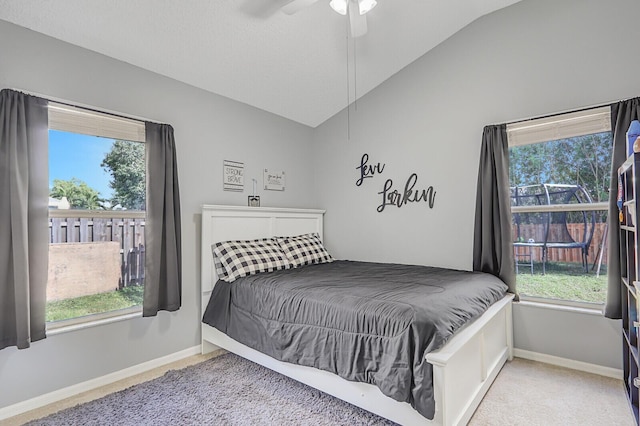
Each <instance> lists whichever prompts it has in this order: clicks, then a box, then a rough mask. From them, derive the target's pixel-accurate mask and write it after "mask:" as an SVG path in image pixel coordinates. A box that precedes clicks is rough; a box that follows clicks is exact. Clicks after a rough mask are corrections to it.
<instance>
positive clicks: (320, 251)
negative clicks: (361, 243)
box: [276, 233, 333, 267]
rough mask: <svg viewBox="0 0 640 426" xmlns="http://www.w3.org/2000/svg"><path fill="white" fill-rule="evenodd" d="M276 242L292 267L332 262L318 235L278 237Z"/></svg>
mask: <svg viewBox="0 0 640 426" xmlns="http://www.w3.org/2000/svg"><path fill="white" fill-rule="evenodd" d="M276 241H278V244H280V247H281V248H282V251H284V253H285V254H286V256H287V257H288V258H289V262H291V264H292V265H293V266H294V267H298V266H303V265H311V264H313V263H327V262H333V258H332V257H331V255H330V254H329V253H327V250H326V249H325V248H324V246H323V245H322V241H320V235H318V234H315V233H314V234H304V235H298V236H296V237H279V238H276Z"/></svg>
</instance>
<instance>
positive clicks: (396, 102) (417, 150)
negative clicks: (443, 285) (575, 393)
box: [314, 0, 640, 368]
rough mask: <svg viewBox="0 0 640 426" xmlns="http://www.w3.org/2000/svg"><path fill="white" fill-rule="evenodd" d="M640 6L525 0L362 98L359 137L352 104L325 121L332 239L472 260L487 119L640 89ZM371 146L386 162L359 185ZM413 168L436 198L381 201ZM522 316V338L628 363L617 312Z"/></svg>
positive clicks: (554, 349)
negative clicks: (387, 187)
mask: <svg viewBox="0 0 640 426" xmlns="http://www.w3.org/2000/svg"><path fill="white" fill-rule="evenodd" d="M638 16H640V2H638V1H637V0H615V1H607V2H603V1H600V0H562V1H556V0H536V1H533V0H525V1H523V2H521V3H518V4H516V5H513V6H511V7H508V8H506V9H503V10H501V11H498V12H496V13H493V14H491V15H488V16H485V17H483V18H481V19H479V20H477V21H476V22H474V23H472V24H471V25H469V26H468V27H466V28H464V29H463V30H462V31H460V32H459V33H457V34H455V35H454V36H452V37H451V38H450V39H448V40H447V41H445V42H444V43H442V44H441V45H440V46H438V47H436V48H435V49H434V50H433V51H431V52H429V53H427V54H426V55H424V56H423V57H421V58H420V59H418V60H417V61H415V62H414V63H412V64H410V65H409V66H407V67H406V68H405V69H403V70H402V71H400V72H399V73H397V74H396V75H395V76H393V77H392V78H390V79H389V80H387V81H386V82H385V83H384V84H382V85H381V86H380V87H378V88H376V89H375V90H374V91H372V92H371V93H369V94H367V95H366V96H365V97H363V98H362V99H361V100H359V101H358V104H357V110H355V109H354V108H353V107H352V109H351V114H350V134H351V137H350V139H348V138H347V121H346V120H347V114H346V112H345V111H343V112H342V113H340V114H338V115H336V116H334V117H333V118H331V119H330V120H328V121H327V122H325V123H324V124H323V125H321V126H320V127H318V128H317V129H316V132H315V133H314V159H315V161H316V163H315V164H316V168H315V169H316V176H317V179H316V180H317V182H318V186H317V188H318V198H319V199H318V202H319V204H320V205H321V206H322V207H323V208H326V209H327V217H326V222H325V235H326V239H327V242H328V246H329V247H328V248H329V249H330V251H331V252H332V253H334V254H335V255H336V256H337V257H339V258H346V259H360V260H373V261H393V262H401V263H420V264H428V265H436V266H445V267H453V268H460V269H470V268H471V265H472V261H471V257H472V243H473V237H472V236H473V221H474V209H475V193H476V181H477V173H478V156H479V151H480V143H481V136H482V129H483V127H484V126H485V125H487V124H496V123H503V122H508V121H512V120H518V119H522V118H527V117H535V116H540V115H547V114H551V113H556V112H562V111H566V110H572V109H576V108H581V107H587V106H591V105H596V104H603V103H608V102H610V101H615V100H619V99H626V98H630V97H634V96H639V95H640V73H639V72H638V70H640V56H639V55H638V44H637V43H638V34H639V27H638V21H637V18H638ZM399 48H401V47H399ZM358 71H359V72H361V73H365V72H366V70H365V69H362V68H358ZM363 153H368V154H369V157H370V158H371V159H372V160H373V162H374V163H377V162H382V163H385V164H386V166H385V169H384V173H383V175H382V176H376V177H373V178H371V179H368V180H367V181H365V182H364V183H363V184H362V186H360V187H356V185H355V181H356V179H357V178H358V176H359V175H358V172H357V170H356V166H358V164H359V163H360V158H361V156H362V154H363ZM327 171H330V173H327ZM413 172H415V173H417V174H418V184H417V185H416V189H418V188H419V189H422V188H427V187H428V186H430V185H433V186H434V188H435V189H436V192H437V195H436V199H435V206H434V208H433V209H429V208H428V207H427V206H426V205H425V204H424V203H421V204H417V203H416V204H408V205H405V206H403V207H402V208H397V207H391V206H390V207H386V208H385V211H383V212H382V213H377V212H376V206H378V205H379V204H380V202H381V195H380V194H378V192H380V191H382V188H383V185H384V182H385V180H386V179H387V178H391V179H393V183H394V187H398V189H399V190H400V191H401V192H402V189H403V188H404V183H405V181H406V179H407V177H408V176H409V175H410V174H411V173H413ZM514 317H515V330H516V333H515V344H516V347H518V348H521V349H527V350H532V351H537V352H543V353H548V354H551V355H556V356H562V357H568V358H572V359H576V360H580V361H584V362H593V363H597V364H601V365H605V366H610V367H616V368H620V366H621V361H620V359H621V355H620V339H621V337H620V334H619V331H618V326H617V325H618V323H617V322H616V321H610V320H606V319H604V318H602V317H593V318H592V317H589V319H588V320H586V321H584V322H583V321H581V320H582V319H583V316H582V315H580V314H573V313H563V312H555V311H554V313H550V312H549V311H548V310H545V309H539V308H534V307H527V308H525V307H523V306H516V307H515V314H514ZM549 318H553V321H552V323H551V324H549ZM587 323H589V324H590V325H591V326H592V328H586V327H585V326H584V324H587ZM585 333H589V335H590V339H591V340H590V342H591V346H592V347H591V350H590V351H585V350H584V348H585V345H586V343H585V340H586V338H585V337H584V335H585ZM581 336H582V337H581ZM595 342H598V343H597V344H596V343H595ZM612 342H613V343H612Z"/></svg>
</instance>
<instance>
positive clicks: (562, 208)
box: [511, 202, 609, 213]
mask: <svg viewBox="0 0 640 426" xmlns="http://www.w3.org/2000/svg"><path fill="white" fill-rule="evenodd" d="M606 210H609V203H606V202H605V203H581V204H577V203H576V204H552V205H543V204H540V205H532V206H511V213H553V212H590V211H606Z"/></svg>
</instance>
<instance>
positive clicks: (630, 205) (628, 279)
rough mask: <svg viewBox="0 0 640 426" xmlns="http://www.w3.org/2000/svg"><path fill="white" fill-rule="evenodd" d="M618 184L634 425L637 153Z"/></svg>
mask: <svg viewBox="0 0 640 426" xmlns="http://www.w3.org/2000/svg"><path fill="white" fill-rule="evenodd" d="M618 175H619V176H620V179H621V184H622V196H623V205H622V215H621V222H620V257H621V259H620V261H621V262H620V263H621V265H620V272H621V285H622V289H621V293H622V335H623V338H622V356H623V371H624V384H625V388H626V391H627V397H628V399H629V405H630V406H631V410H632V411H633V415H634V417H635V421H636V424H638V422H639V419H640V412H639V409H638V407H639V403H638V391H639V388H640V378H639V377H638V371H639V368H638V367H639V365H640V359H639V357H638V348H639V346H638V328H639V327H640V322H639V319H638V310H639V309H638V297H640V281H639V279H640V278H639V277H640V274H639V271H638V266H639V262H638V254H639V250H638V249H639V248H640V232H638V222H637V220H638V219H639V218H640V215H639V214H638V206H639V205H640V203H637V202H636V199H637V195H638V194H639V191H638V189H640V188H636V182H638V184H639V185H640V180H639V179H640V153H639V154H633V155H632V156H630V157H629V158H628V159H627V160H626V161H625V162H624V164H622V166H620V168H619V169H618ZM639 201H640V200H639Z"/></svg>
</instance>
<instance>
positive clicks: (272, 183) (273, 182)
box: [264, 169, 285, 191]
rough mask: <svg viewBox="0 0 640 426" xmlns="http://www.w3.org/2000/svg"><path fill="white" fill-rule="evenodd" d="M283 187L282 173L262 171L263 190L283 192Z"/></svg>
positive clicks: (283, 177)
mask: <svg viewBox="0 0 640 426" xmlns="http://www.w3.org/2000/svg"><path fill="white" fill-rule="evenodd" d="M284 186H285V173H284V171H275V170H269V169H264V189H268V190H269V191H284Z"/></svg>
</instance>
